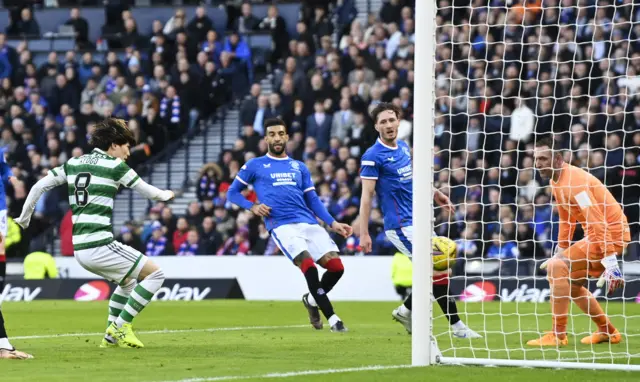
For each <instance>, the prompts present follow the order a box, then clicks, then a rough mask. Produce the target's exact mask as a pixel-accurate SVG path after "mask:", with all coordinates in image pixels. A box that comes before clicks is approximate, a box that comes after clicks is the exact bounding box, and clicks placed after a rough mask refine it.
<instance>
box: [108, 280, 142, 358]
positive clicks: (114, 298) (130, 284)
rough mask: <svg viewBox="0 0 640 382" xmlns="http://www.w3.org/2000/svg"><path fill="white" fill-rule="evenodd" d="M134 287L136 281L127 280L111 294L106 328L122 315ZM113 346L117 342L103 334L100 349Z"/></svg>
mask: <svg viewBox="0 0 640 382" xmlns="http://www.w3.org/2000/svg"><path fill="white" fill-rule="evenodd" d="M135 286H136V280H134V279H127V280H125V281H124V282H123V283H122V284H121V285H118V287H117V288H116V290H115V291H114V292H113V294H112V295H111V298H110V299H109V318H108V319H107V328H109V327H110V326H111V324H113V323H114V322H116V320H117V318H118V317H119V316H120V314H121V313H122V310H123V309H124V306H125V305H126V304H127V301H128V300H129V296H131V292H133V288H135ZM115 346H118V342H117V341H116V339H115V338H113V337H111V336H110V335H108V334H105V336H104V338H103V339H102V344H101V345H100V347H115Z"/></svg>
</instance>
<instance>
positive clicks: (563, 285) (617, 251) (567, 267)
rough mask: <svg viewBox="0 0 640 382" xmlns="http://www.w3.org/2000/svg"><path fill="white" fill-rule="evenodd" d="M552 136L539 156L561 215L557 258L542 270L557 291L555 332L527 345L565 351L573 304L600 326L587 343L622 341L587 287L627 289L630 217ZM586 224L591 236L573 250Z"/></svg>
mask: <svg viewBox="0 0 640 382" xmlns="http://www.w3.org/2000/svg"><path fill="white" fill-rule="evenodd" d="M553 146H554V140H553V138H551V137H545V138H542V139H539V140H538V141H537V142H536V147H535V151H534V158H535V163H536V164H535V166H536V168H537V169H538V171H540V174H541V175H542V177H544V178H550V185H551V191H552V192H553V197H554V199H555V201H556V204H557V206H558V213H559V215H560V230H559V231H560V232H559V235H558V245H557V246H556V250H555V254H554V256H553V257H552V258H551V259H549V260H547V261H545V262H544V263H543V264H542V266H541V268H543V269H544V268H546V269H547V277H548V279H549V284H550V286H551V313H552V315H553V331H551V332H549V333H547V334H545V335H544V336H542V337H541V338H539V339H535V340H531V341H529V342H527V345H530V346H565V345H568V344H569V340H568V339H567V319H568V314H569V304H570V302H571V300H573V301H574V302H575V303H576V305H578V307H580V309H581V310H582V311H583V312H585V313H586V314H588V315H589V316H590V317H591V319H592V320H593V322H595V323H596V325H597V326H598V330H597V331H596V332H595V333H593V334H592V335H590V336H587V337H584V338H583V339H582V340H581V341H580V342H582V343H583V344H598V343H612V344H617V343H620V342H621V341H622V336H621V334H620V332H618V330H617V329H616V328H615V327H614V326H613V325H612V324H611V321H609V318H608V317H607V315H606V314H605V313H604V311H603V310H602V308H601V307H600V304H599V303H598V301H596V299H595V297H593V295H592V294H591V292H589V290H588V289H587V288H586V285H587V280H588V278H589V277H593V278H598V286H599V287H601V286H603V285H605V284H606V293H607V294H611V293H612V292H613V291H615V290H616V289H617V288H620V287H622V286H623V285H624V279H623V277H622V272H620V268H619V267H618V259H617V256H618V255H621V254H622V252H623V251H624V249H625V247H626V245H627V243H628V242H629V241H630V240H631V237H630V232H629V225H628V223H627V218H626V217H625V216H624V213H623V212H622V208H621V207H620V205H619V204H618V202H617V201H616V200H615V198H614V197H613V195H611V193H610V192H609V190H607V188H606V187H605V186H604V185H603V184H602V182H600V180H598V179H597V178H596V177H594V176H593V175H591V174H589V173H588V172H586V171H584V170H582V169H580V168H578V167H575V166H572V165H570V164H568V163H565V161H564V160H563V158H562V154H561V153H560V152H559V151H557V150H555V149H554V147H553ZM577 223H580V225H581V226H582V228H583V230H584V232H585V237H584V239H582V240H580V241H578V242H576V243H574V244H573V245H571V239H572V237H573V233H574V231H575V228H576V224H577Z"/></svg>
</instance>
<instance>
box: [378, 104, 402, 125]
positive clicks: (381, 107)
mask: <svg viewBox="0 0 640 382" xmlns="http://www.w3.org/2000/svg"><path fill="white" fill-rule="evenodd" d="M383 111H392V112H393V113H394V114H395V115H396V118H398V119H400V113H401V112H402V111H401V110H400V108H399V107H397V106H396V105H394V104H392V103H388V102H380V103H379V104H378V105H377V106H376V107H375V108H374V109H373V110H372V111H371V118H373V123H378V115H379V114H380V113H382V112H383Z"/></svg>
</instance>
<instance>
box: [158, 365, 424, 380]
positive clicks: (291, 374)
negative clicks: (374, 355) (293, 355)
mask: <svg viewBox="0 0 640 382" xmlns="http://www.w3.org/2000/svg"><path fill="white" fill-rule="evenodd" d="M412 367H415V366H412V365H373V366H362V367H349V368H344V369H324V370H303V371H290V372H286V373H268V374H259V375H227V376H223V377H209V378H206V377H205V378H190V379H179V380H174V381H164V382H215V381H232V380H240V379H262V378H290V377H299V376H302V375H323V374H337V373H353V372H361V371H377V370H393V369H409V368H412Z"/></svg>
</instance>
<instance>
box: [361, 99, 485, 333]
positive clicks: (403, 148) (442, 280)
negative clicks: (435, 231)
mask: <svg viewBox="0 0 640 382" xmlns="http://www.w3.org/2000/svg"><path fill="white" fill-rule="evenodd" d="M371 116H372V118H373V121H374V123H375V128H376V130H377V131H378V133H379V134H380V136H379V138H378V140H377V141H376V143H375V144H374V145H373V146H371V147H370V148H369V149H368V150H367V151H366V152H365V153H364V155H362V158H361V168H360V178H361V179H362V198H361V200H360V222H359V226H360V246H361V247H362V249H363V250H364V252H365V253H368V252H371V245H372V243H371V237H370V236H369V224H368V222H369V217H370V215H371V202H372V200H373V194H374V192H375V193H376V194H377V195H378V200H379V205H380V207H381V209H382V214H383V216H384V229H385V233H386V235H387V238H388V239H389V241H391V242H392V243H393V244H394V245H395V246H396V248H397V249H398V250H399V251H400V252H402V253H404V254H405V255H407V256H409V257H411V253H412V251H413V245H412V243H413V220H412V214H413V169H412V159H411V150H410V148H409V146H408V145H407V144H406V143H405V142H403V141H399V140H398V139H397V137H398V127H399V124H400V110H399V109H398V108H397V107H396V106H394V105H392V104H389V103H380V104H378V106H376V107H375V109H374V110H373V111H372V113H371ZM434 198H435V201H436V203H437V204H439V205H442V206H444V207H446V208H448V209H449V210H450V211H451V212H452V213H453V212H455V210H454V209H453V206H452V205H451V202H450V201H449V198H448V197H447V196H446V195H444V194H443V193H442V192H440V191H436V192H435V195H434ZM448 290H449V271H444V272H436V271H434V274H433V296H434V297H435V299H436V301H437V302H438V305H440V308H441V309H442V311H443V312H444V314H445V315H446V317H447V319H448V320H449V324H450V325H451V328H452V330H453V335H454V336H455V337H459V338H479V337H481V336H480V335H479V334H477V333H476V332H474V331H473V330H471V329H469V328H468V327H467V326H466V325H465V324H464V323H463V322H462V320H460V316H458V307H457V306H456V302H455V300H454V299H453V298H449V297H448V296H447V293H448ZM411 301H412V300H411V295H409V297H407V299H406V300H405V302H404V303H403V304H402V305H400V306H399V307H398V308H397V309H395V310H394V311H393V312H392V316H393V318H394V319H395V320H396V321H398V322H400V323H401V324H402V325H404V327H405V328H406V329H407V331H408V332H409V333H411Z"/></svg>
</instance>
